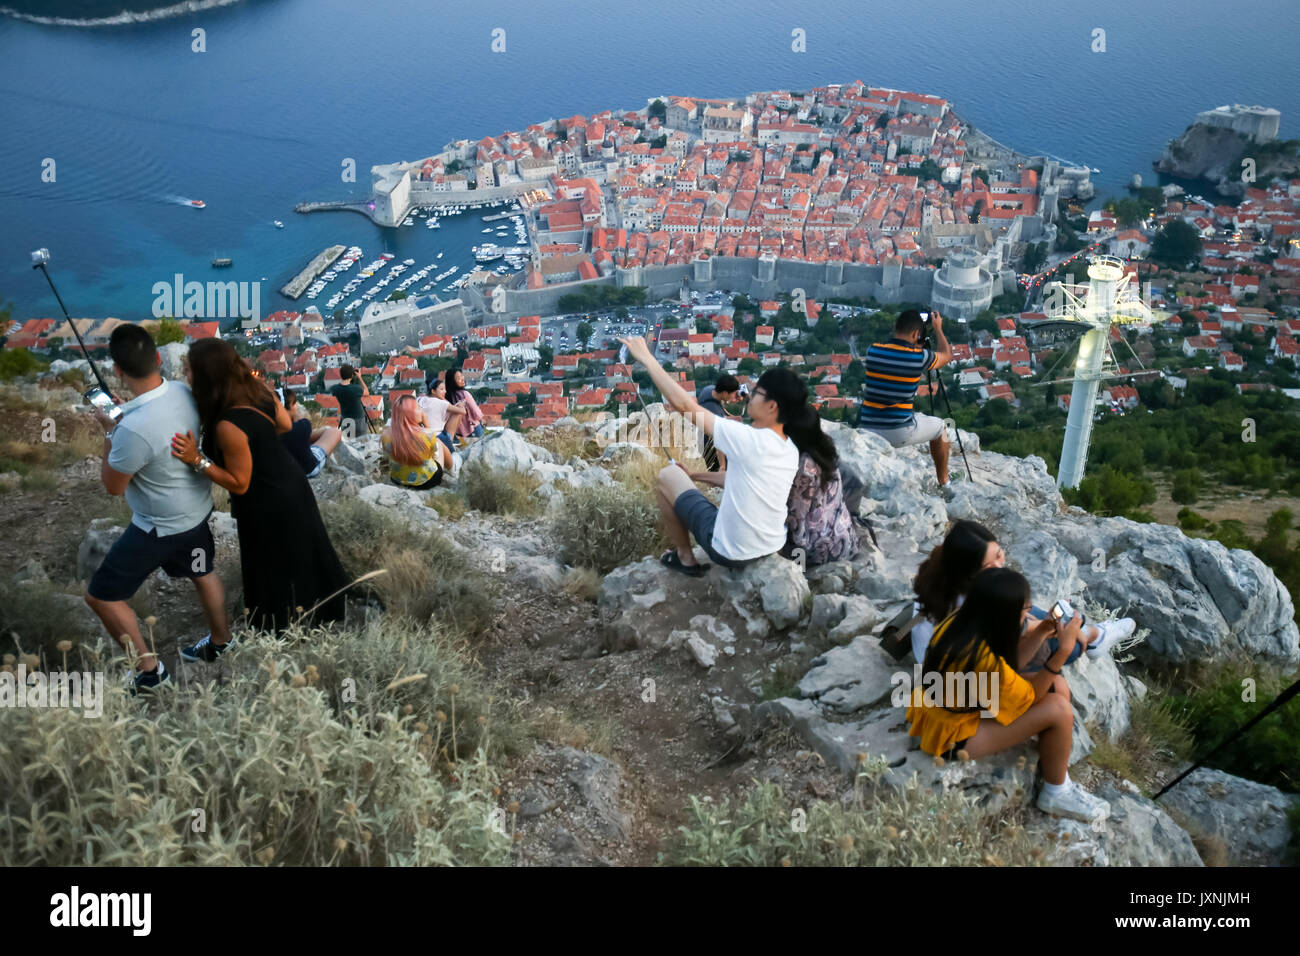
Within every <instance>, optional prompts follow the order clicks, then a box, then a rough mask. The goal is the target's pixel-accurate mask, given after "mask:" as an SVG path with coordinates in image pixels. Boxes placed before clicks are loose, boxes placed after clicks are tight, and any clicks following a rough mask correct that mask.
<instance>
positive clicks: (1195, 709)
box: [1170, 666, 1300, 793]
mask: <svg viewBox="0 0 1300 956" xmlns="http://www.w3.org/2000/svg"><path fill="white" fill-rule="evenodd" d="M1243 674H1249V675H1250V676H1251V677H1252V678H1253V679H1254V680H1255V681H1256V685H1255V699H1254V700H1252V701H1243V700H1242V695H1243V688H1242V676H1243ZM1293 679H1294V675H1291V676H1288V677H1283V676H1281V675H1278V674H1271V673H1267V672H1263V673H1261V672H1259V670H1258V668H1251V669H1250V670H1246V671H1243V670H1241V669H1239V668H1236V667H1231V666H1229V667H1226V668H1224V669H1223V670H1222V671H1221V672H1220V673H1219V674H1217V675H1214V676H1211V677H1210V678H1208V679H1207V680H1206V681H1205V683H1203V684H1201V685H1200V686H1198V687H1196V688H1194V689H1193V690H1191V691H1190V692H1189V693H1187V694H1184V695H1180V696H1173V697H1171V700H1170V702H1171V704H1172V706H1173V709H1174V712H1175V713H1176V714H1177V715H1178V717H1179V718H1180V719H1181V720H1183V721H1184V722H1185V723H1186V724H1187V725H1188V727H1189V728H1190V729H1191V733H1192V735H1193V736H1194V737H1195V740H1196V746H1195V753H1194V754H1193V756H1195V757H1199V756H1201V755H1204V754H1206V753H1208V752H1209V751H1210V750H1212V749H1213V748H1214V747H1217V746H1218V745H1219V743H1220V742H1221V741H1223V740H1224V739H1225V738H1226V737H1227V736H1228V735H1229V734H1231V733H1232V732H1233V731H1235V730H1236V729H1237V728H1238V727H1240V726H1241V725H1242V724H1244V723H1246V722H1247V721H1249V720H1250V719H1251V718H1253V717H1255V716H1256V715H1258V714H1259V712H1260V711H1261V710H1262V709H1263V708H1264V706H1265V705H1266V704H1267V703H1268V702H1269V701H1271V700H1272V699H1273V698H1274V697H1276V696H1277V695H1278V694H1279V693H1280V692H1281V691H1282V690H1284V689H1285V688H1286V686H1287V685H1288V684H1290V683H1291V681H1292V680H1293ZM1208 766H1211V767H1216V768H1218V769H1219V770H1222V771H1224V772H1226V773H1230V774H1235V775H1236V776H1238V777H1245V778H1246V779H1248V780H1257V781H1259V782H1260V783H1266V784H1268V785H1269V786H1273V787H1277V788H1278V789H1279V790H1282V791H1285V792H1287V793H1300V770H1298V769H1297V768H1300V707H1297V706H1295V704H1294V703H1292V704H1289V705H1287V706H1283V707H1280V708H1278V709H1277V710H1275V711H1274V712H1273V713H1271V714H1269V715H1268V716H1267V717H1265V718H1264V719H1263V720H1262V721H1260V722H1259V723H1258V724H1256V725H1255V726H1254V727H1252V728H1251V729H1250V730H1248V731H1246V733H1245V734H1244V735H1243V736H1241V737H1239V738H1238V739H1237V740H1236V742H1235V743H1233V744H1232V746H1230V747H1228V748H1226V749H1225V750H1223V751H1221V752H1220V753H1219V754H1217V755H1216V756H1215V757H1214V759H1213V760H1212V761H1210V763H1209V764H1208Z"/></svg>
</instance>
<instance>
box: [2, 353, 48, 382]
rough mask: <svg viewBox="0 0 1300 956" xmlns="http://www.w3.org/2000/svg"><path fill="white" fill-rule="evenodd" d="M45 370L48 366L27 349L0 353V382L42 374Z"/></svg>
mask: <svg viewBox="0 0 1300 956" xmlns="http://www.w3.org/2000/svg"><path fill="white" fill-rule="evenodd" d="M47 368H49V366H48V365H46V364H45V363H44V362H42V361H40V360H39V359H38V358H37V357H36V356H35V355H33V354H32V353H31V352H29V351H27V349H5V350H4V351H0V382H10V381H13V380H14V379H15V378H21V377H22V376H24V375H31V374H32V373H34V372H43V371H45V370H46V369H47Z"/></svg>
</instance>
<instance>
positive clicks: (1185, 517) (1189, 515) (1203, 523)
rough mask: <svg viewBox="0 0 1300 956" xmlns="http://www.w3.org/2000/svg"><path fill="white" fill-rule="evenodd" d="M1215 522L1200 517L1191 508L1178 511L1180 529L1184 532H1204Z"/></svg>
mask: <svg viewBox="0 0 1300 956" xmlns="http://www.w3.org/2000/svg"><path fill="white" fill-rule="evenodd" d="M1212 523H1213V522H1211V521H1210V519H1209V518H1206V517H1205V516H1203V515H1198V514H1197V513H1196V512H1195V511H1193V510H1192V509H1191V508H1179V509H1178V527H1180V528H1182V529H1183V530H1184V531H1203V530H1204V529H1206V528H1208V527H1209V526H1210V525H1211V524H1212Z"/></svg>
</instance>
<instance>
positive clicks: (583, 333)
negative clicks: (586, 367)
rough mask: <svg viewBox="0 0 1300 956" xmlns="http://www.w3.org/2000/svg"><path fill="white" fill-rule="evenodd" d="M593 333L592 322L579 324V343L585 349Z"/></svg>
mask: <svg viewBox="0 0 1300 956" xmlns="http://www.w3.org/2000/svg"><path fill="white" fill-rule="evenodd" d="M592 331H593V330H592V327H591V323H590V322H579V323H578V341H579V342H581V343H582V344H583V347H584V348H585V347H586V345H587V341H588V340H589V339H590V338H591V333H592Z"/></svg>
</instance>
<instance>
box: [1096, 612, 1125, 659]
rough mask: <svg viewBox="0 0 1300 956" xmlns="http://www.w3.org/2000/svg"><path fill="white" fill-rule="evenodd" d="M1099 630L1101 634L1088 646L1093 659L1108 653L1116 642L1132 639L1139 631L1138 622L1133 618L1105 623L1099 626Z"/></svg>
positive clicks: (1123, 618)
mask: <svg viewBox="0 0 1300 956" xmlns="http://www.w3.org/2000/svg"><path fill="white" fill-rule="evenodd" d="M1097 630H1098V631H1100V632H1101V633H1100V634H1099V635H1098V637H1097V639H1096V640H1095V641H1093V642H1092V643H1091V644H1089V645H1088V656H1089V657H1092V658H1097V657H1101V655H1102V654H1105V653H1107V652H1108V651H1109V650H1110V647H1111V645H1112V644H1114V643H1115V642H1116V641H1122V640H1124V638H1126V637H1132V636H1133V632H1134V631H1135V630H1137V621H1135V620H1133V618H1131V617H1121V618H1120V619H1119V620H1117V621H1103V622H1101V623H1100V624H1098V625H1097Z"/></svg>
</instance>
